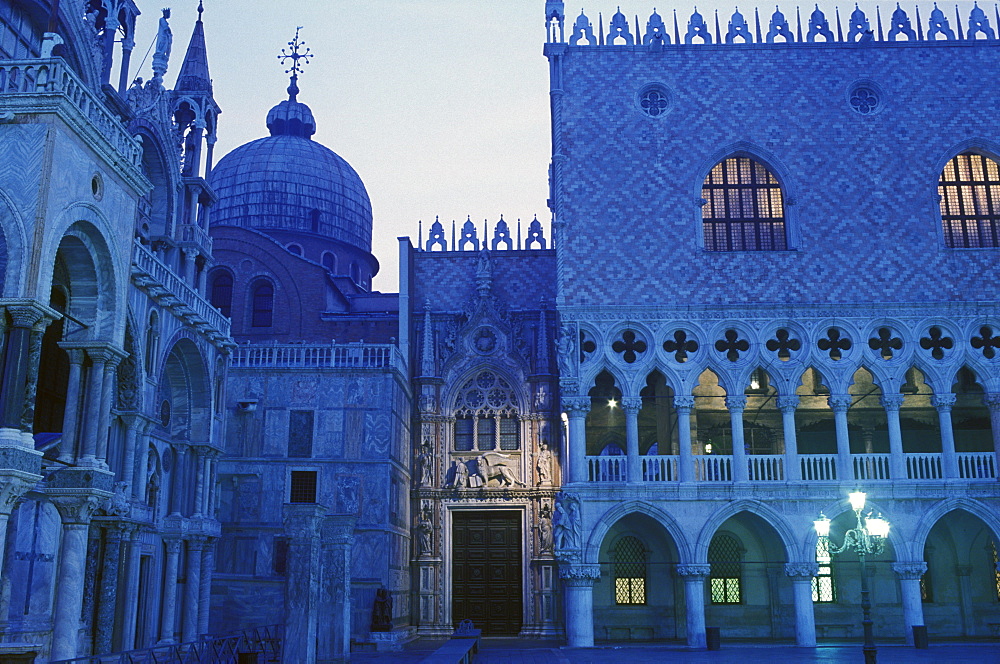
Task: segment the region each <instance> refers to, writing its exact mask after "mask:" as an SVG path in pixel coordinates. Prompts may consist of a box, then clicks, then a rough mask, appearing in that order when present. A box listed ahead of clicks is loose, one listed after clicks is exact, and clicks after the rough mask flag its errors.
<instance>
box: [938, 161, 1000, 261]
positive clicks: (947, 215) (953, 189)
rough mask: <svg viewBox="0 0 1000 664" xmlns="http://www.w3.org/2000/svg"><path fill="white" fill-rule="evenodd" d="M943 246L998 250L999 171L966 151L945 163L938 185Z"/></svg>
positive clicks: (989, 162) (999, 225) (999, 220)
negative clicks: (992, 248)
mask: <svg viewBox="0 0 1000 664" xmlns="http://www.w3.org/2000/svg"><path fill="white" fill-rule="evenodd" d="M938 198H939V200H940V202H941V224H942V226H943V229H944V243H945V246H947V247H950V248H952V249H954V248H965V249H976V248H983V247H1000V172H998V168H997V163H996V162H995V161H993V160H992V159H990V158H989V157H986V156H983V155H981V154H973V153H971V152H965V153H963V154H960V155H958V156H956V157H955V158H954V159H952V160H951V161H949V162H948V164H947V165H946V166H945V167H944V170H943V171H942V172H941V180H940V182H939V184H938Z"/></svg>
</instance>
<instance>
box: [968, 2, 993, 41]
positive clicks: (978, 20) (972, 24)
mask: <svg viewBox="0 0 1000 664" xmlns="http://www.w3.org/2000/svg"><path fill="white" fill-rule="evenodd" d="M980 32H981V33H983V35H984V36H985V37H986V38H987V39H996V33H994V32H993V28H991V27H990V19H988V18H986V12H984V11H983V10H982V9H980V8H979V3H978V2H977V3H976V4H975V5H973V7H972V11H971V12H969V31H968V32H967V33H966V36H965V38H966V39H968V40H969V41H975V39H976V35H977V34H979V33H980Z"/></svg>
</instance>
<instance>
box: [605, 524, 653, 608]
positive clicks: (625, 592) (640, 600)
mask: <svg viewBox="0 0 1000 664" xmlns="http://www.w3.org/2000/svg"><path fill="white" fill-rule="evenodd" d="M613 558H614V570H615V603H616V604H645V603H646V549H645V548H644V547H643V546H642V542H640V541H639V539H638V538H636V537H632V536H628V537H623V538H621V539H620V540H619V541H618V546H616V547H615V550H614V554H613Z"/></svg>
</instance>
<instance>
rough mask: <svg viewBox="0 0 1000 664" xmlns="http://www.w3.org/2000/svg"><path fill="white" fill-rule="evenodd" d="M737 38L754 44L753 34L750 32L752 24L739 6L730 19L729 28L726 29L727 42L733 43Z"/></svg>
mask: <svg viewBox="0 0 1000 664" xmlns="http://www.w3.org/2000/svg"><path fill="white" fill-rule="evenodd" d="M737 39H743V43H745V44H752V43H753V35H752V34H751V33H750V25H749V24H748V23H747V20H746V19H745V18H744V17H743V14H741V13H740V9H739V7H737V8H736V11H735V12H733V16H732V18H730V19H729V29H728V30H727V31H726V43H727V44H732V43H734V42H735V41H736V40H737Z"/></svg>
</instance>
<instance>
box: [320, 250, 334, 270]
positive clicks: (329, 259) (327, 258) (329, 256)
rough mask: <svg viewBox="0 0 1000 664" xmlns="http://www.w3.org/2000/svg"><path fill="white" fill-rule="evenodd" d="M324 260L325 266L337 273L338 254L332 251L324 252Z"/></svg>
mask: <svg viewBox="0 0 1000 664" xmlns="http://www.w3.org/2000/svg"><path fill="white" fill-rule="evenodd" d="M322 262H323V267H325V268H326V269H327V270H329V271H330V272H332V273H334V274H336V273H337V255H336V254H334V253H333V252H332V251H324V252H323V258H322Z"/></svg>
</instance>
